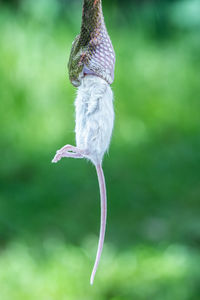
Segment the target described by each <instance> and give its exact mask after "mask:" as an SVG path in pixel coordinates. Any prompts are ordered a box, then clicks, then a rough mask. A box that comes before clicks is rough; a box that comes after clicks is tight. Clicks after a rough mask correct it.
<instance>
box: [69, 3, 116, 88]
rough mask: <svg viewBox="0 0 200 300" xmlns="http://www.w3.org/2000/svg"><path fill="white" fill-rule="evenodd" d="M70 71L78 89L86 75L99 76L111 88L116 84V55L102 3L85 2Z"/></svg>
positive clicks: (73, 45) (70, 62)
mask: <svg viewBox="0 0 200 300" xmlns="http://www.w3.org/2000/svg"><path fill="white" fill-rule="evenodd" d="M68 69H69V78H70V81H71V83H72V84H73V85H74V86H76V87H78V86H80V85H81V81H82V78H83V77H84V76H86V75H95V76H99V77H101V78H102V79H104V80H105V81H106V82H107V83H108V84H112V82H113V81H114V69H115V52H114V49H113V46H112V42H111V40H110V37H109V35H108V32H107V29H106V26H105V22H104V17H103V12H102V4H101V0H84V3H83V17H82V26H81V32H80V34H79V35H78V36H77V37H76V39H75V40H74V42H73V44H72V49H71V54H70V59H69V63H68Z"/></svg>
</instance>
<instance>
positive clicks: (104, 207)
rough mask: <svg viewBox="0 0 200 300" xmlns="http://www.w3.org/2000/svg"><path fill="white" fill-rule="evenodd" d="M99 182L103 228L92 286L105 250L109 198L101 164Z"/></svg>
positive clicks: (92, 276) (91, 279)
mask: <svg viewBox="0 0 200 300" xmlns="http://www.w3.org/2000/svg"><path fill="white" fill-rule="evenodd" d="M96 171H97V176H98V181H99V189H100V197H101V226H100V235H99V243H98V250H97V255H96V260H95V264H94V267H93V270H92V275H91V278H90V284H91V285H92V284H93V282H94V277H95V274H96V271H97V268H98V265H99V261H100V258H101V253H102V250H103V244H104V237H105V231H106V217H107V196H106V184H105V178H104V173H103V169H102V166H101V164H99V165H97V166H96Z"/></svg>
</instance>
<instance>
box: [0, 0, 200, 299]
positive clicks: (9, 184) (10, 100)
mask: <svg viewBox="0 0 200 300" xmlns="http://www.w3.org/2000/svg"><path fill="white" fill-rule="evenodd" d="M81 5H82V1H80V0H71V1H70V0H60V1H58V0H24V1H14V0H13V1H0V149H1V154H0V155H1V156H0V157H1V163H0V299H1V300H35V299H40V300H80V299H81V300H94V299H95V300H198V299H200V268H199V265H200V202H199V199H200V103H199V101H200V1H199V0H188V1H172V0H171V1H163V0H162V1H161V0H160V1H153V0H152V1H139V0H138V1H132V0H131V1H128V0H126V1H125V0H124V1H120V0H118V1H117V0H112V1H111V0H109V1H105V0H104V1H103V6H104V12H105V20H106V24H107V28H108V30H109V33H110V36H111V38H112V41H113V45H114V48H115V51H116V56H117V64H116V76H115V82H114V84H113V90H114V94H115V112H116V121H115V129H114V133H113V138H112V143H111V147H110V150H109V154H108V155H106V157H105V160H104V170H105V176H106V180H107V189H108V226H107V234H106V242H105V248H104V251H103V256H102V259H101V263H100V267H99V270H98V273H97V275H96V279H95V284H94V286H93V287H90V285H89V277H90V273H91V270H92V266H93V263H94V258H95V254H96V248H97V240H98V232H99V221H100V217H99V213H100V211H99V191H98V184H97V178H96V174H95V169H94V167H93V166H92V165H91V164H90V163H87V162H86V161H82V160H70V159H65V160H62V162H61V163H59V164H57V165H52V164H51V159H52V158H53V156H54V154H55V151H56V150H57V149H58V148H60V147H62V146H63V145H65V144H66V143H70V144H74V104H73V102H74V99H75V94H76V90H75V89H74V88H73V87H72V86H71V85H70V83H69V80H68V75H67V61H68V57H69V53H70V48H71V43H72V41H73V39H74V37H75V35H77V33H78V32H79V29H80V22H81Z"/></svg>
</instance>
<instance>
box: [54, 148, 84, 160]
mask: <svg viewBox="0 0 200 300" xmlns="http://www.w3.org/2000/svg"><path fill="white" fill-rule="evenodd" d="M85 154H86V153H85V152H84V151H83V150H81V149H79V148H77V147H75V146H71V145H66V146H64V147H62V148H61V149H60V150H58V151H57V152H56V155H55V156H54V158H53V160H52V162H53V163H57V162H58V161H59V160H61V158H63V157H71V158H84V155H85Z"/></svg>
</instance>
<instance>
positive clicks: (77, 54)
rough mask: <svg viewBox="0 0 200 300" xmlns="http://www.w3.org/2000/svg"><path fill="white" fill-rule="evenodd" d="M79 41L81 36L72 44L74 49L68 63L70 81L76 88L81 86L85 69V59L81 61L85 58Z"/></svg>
mask: <svg viewBox="0 0 200 300" xmlns="http://www.w3.org/2000/svg"><path fill="white" fill-rule="evenodd" d="M79 39H80V36H79V35H78V36H77V37H76V38H75V40H74V41H73V43H72V49H71V53H70V58H69V63H68V70H69V79H70V81H71V83H72V84H73V85H74V86H75V87H78V86H80V85H81V80H82V78H83V67H84V62H83V59H81V57H83V53H82V49H81V47H80V44H79Z"/></svg>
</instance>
